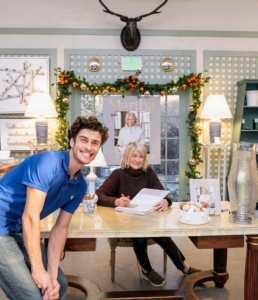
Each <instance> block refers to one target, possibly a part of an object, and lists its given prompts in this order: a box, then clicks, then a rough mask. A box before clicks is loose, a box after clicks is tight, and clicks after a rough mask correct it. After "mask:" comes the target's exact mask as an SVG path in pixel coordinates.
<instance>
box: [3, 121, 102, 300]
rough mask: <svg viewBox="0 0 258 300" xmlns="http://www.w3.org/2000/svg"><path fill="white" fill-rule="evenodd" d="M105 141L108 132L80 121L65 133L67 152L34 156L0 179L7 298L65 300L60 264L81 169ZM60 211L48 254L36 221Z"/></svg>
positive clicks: (81, 188)
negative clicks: (41, 240)
mask: <svg viewBox="0 0 258 300" xmlns="http://www.w3.org/2000/svg"><path fill="white" fill-rule="evenodd" d="M107 138H108V128H107V127H105V126H104V125H102V124H101V123H100V122H99V121H98V120H97V119H96V118H95V117H89V118H85V117H78V118H77V119H76V120H75V122H74V123H73V125H72V126H71V128H69V131H68V139H69V151H64V152H63V151H46V152H42V153H39V154H35V155H32V156H30V157H28V158H26V159H25V160H24V161H23V162H22V163H20V164H19V165H18V166H16V167H15V168H14V169H12V170H11V171H9V172H8V173H7V174H6V175H5V176H4V177H3V178H2V179H1V180H0V287H1V288H2V289H3V291H4V293H5V294H6V296H7V297H8V298H9V299H15V300H17V299H22V300H23V299H24V300H25V299H26V300H34V299H35V300H40V299H43V300H49V299H64V297H65V293H66V289H67V279H66V277H65V275H64V274H63V272H62V271H61V269H60V268H59V262H60V257H61V254H62V251H63V249H64V245H65V242H66V237H67V231H68V225H69V222H70V220H71V218H72V214H73V213H74V211H75V210H76V208H77V207H78V205H79V204H80V202H81V201H82V199H83V197H84V195H85V193H86V188H87V185H86V182H85V180H84V178H83V175H82V173H81V168H82V167H83V166H84V165H85V164H88V163H90V162H91V161H92V160H93V159H94V158H95V156H96V155H97V153H98V151H99V148H100V146H101V145H102V144H103V143H105V142H106V140H107ZM58 208H61V209H60V214H59V216H58V218H57V220H56V224H55V226H54V227H53V229H52V231H51V234H50V238H49V244H48V249H47V250H46V248H45V246H44V245H43V244H42V243H41V242H40V220H41V219H42V218H44V217H46V216H47V215H49V214H50V213H52V212H54V211H55V210H56V209H58Z"/></svg>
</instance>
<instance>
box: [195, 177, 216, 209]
mask: <svg viewBox="0 0 258 300" xmlns="http://www.w3.org/2000/svg"><path fill="white" fill-rule="evenodd" d="M189 185H190V200H191V201H195V202H206V203H207V204H208V209H209V214H216V215H217V214H221V196H220V183H219V179H190V180H189Z"/></svg>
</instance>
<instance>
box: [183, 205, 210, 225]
mask: <svg viewBox="0 0 258 300" xmlns="http://www.w3.org/2000/svg"><path fill="white" fill-rule="evenodd" d="M177 218H178V221H179V222H181V223H184V224H189V225H202V224H205V223H208V222H209V221H210V220H211V218H210V217H209V210H208V209H206V208H204V209H203V211H201V212H188V211H183V210H182V209H180V207H179V208H178V216H177Z"/></svg>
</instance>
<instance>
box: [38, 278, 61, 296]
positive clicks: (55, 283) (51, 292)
mask: <svg viewBox="0 0 258 300" xmlns="http://www.w3.org/2000/svg"><path fill="white" fill-rule="evenodd" d="M52 286H53V289H52V290H51V289H49V288H48V289H47V290H46V291H45V293H44V294H42V295H43V296H42V300H55V299H58V298H59V290H60V285H59V283H58V281H57V280H56V279H52Z"/></svg>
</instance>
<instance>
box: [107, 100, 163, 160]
mask: <svg viewBox="0 0 258 300" xmlns="http://www.w3.org/2000/svg"><path fill="white" fill-rule="evenodd" d="M106 98H107V99H105V101H104V102H103V113H104V123H105V125H106V126H108V128H109V133H110V137H109V139H108V141H107V143H106V144H105V146H104V153H105V158H106V161H107V164H108V165H116V164H119V163H120V160H121V158H122V155H123V153H124V149H125V147H126V145H127V144H129V143H133V142H140V143H142V144H143V145H144V146H145V148H146V150H147V153H148V161H149V162H150V163H151V164H159V163H160V97H159V96H150V97H140V98H138V97H136V96H125V97H124V98H123V97H122V96H114V95H111V96H108V97H106Z"/></svg>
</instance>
